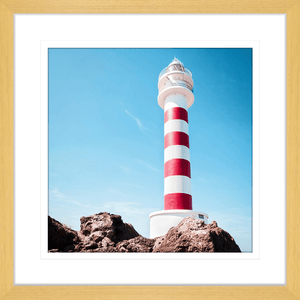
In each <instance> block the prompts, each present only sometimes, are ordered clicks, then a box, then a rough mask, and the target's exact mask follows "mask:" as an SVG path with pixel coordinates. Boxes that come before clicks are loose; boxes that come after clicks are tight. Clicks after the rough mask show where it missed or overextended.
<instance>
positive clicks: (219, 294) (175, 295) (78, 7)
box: [0, 0, 300, 300]
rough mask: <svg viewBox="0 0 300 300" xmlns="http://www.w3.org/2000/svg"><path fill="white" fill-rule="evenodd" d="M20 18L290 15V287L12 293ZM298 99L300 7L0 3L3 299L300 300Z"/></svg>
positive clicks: (289, 1) (157, 0)
mask: <svg viewBox="0 0 300 300" xmlns="http://www.w3.org/2000/svg"><path fill="white" fill-rule="evenodd" d="M15 13H16V14H17V13H20V14H21V13H23V14H24V13H55V14H56V13H202V14H203V13H230V14H231V13H234V14H236V13H241V14H243V13H247V14H249V13H251V14H252V13H255V14H258V13H259V14H260V13H265V14H270V13H272V14H274V13H279V14H286V17H287V72H286V74H287V127H286V128H287V134H286V136H287V141H286V142H287V216H286V217H287V284H286V286H177V287H175V286H172V287H171V286H170V287H168V286H155V287H154V286H14V283H13V274H14V261H13V246H14V244H13V241H14V237H13V236H14V230H13V229H14V227H13V197H14V160H13V149H14V148H13V147H14V135H13V134H14V127H13V123H14V119H13V118H14V114H13V105H14V102H13V97H14V93H13V92H14V90H13V76H14V74H13V73H14V72H13V71H14V64H13V50H14V37H13V34H14V24H13V16H14V14H15ZM299 93H300V0H238V1H237V0H177V1H170V0H123V1H118V0H111V1H108V0H102V1H101V0H77V1H72V0H27V1H26V0H0V299H3V300H4V299H7V300H8V299H64V300H66V299H72V300H75V299H86V300H89V299H130V300H133V299H139V300H140V299H224V300H226V299H230V300H233V299H264V300H265V299H280V300H282V299H300V239H299V238H300V234H299V233H300V217H299V213H300V210H299V208H300V201H299V199H300V184H298V182H299V181H300V150H299V147H300V132H299V131H300V97H299ZM274 243H275V241H274ZM274 246H275V245H274Z"/></svg>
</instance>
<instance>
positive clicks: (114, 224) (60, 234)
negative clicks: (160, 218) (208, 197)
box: [48, 212, 241, 253]
mask: <svg viewBox="0 0 300 300" xmlns="http://www.w3.org/2000/svg"><path fill="white" fill-rule="evenodd" d="M48 221H49V237H48V248H49V252H144V253H145V252H148V253H149V252H241V250H240V248H239V246H238V245H237V244H236V243H235V241H234V239H233V237H232V236H231V235H230V234H229V233H228V232H226V231H225V230H223V229H222V228H220V227H218V224H217V222H215V221H213V222H212V223H210V224H205V223H204V221H202V220H196V219H193V218H185V219H183V220H182V221H181V222H180V223H179V224H178V225H177V226H175V227H172V228H170V230H169V231H168V233H167V234H166V235H164V236H161V237H157V238H155V239H148V238H145V237H143V236H141V235H139V234H138V232H137V231H136V230H135V229H134V228H133V226H132V225H131V224H127V223H123V221H122V218H121V216H119V215H114V214H110V213H107V212H103V213H98V214H95V215H91V216H88V217H81V219H80V222H81V225H80V231H78V232H76V231H75V230H72V229H70V228H68V227H67V226H66V225H63V224H61V223H59V222H58V221H56V220H54V219H52V218H51V217H49V218H48Z"/></svg>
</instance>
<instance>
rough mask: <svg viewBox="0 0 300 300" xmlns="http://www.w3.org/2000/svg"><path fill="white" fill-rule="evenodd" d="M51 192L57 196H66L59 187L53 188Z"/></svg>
mask: <svg viewBox="0 0 300 300" xmlns="http://www.w3.org/2000/svg"><path fill="white" fill-rule="evenodd" d="M51 193H52V194H54V196H55V197H57V198H64V195H63V194H62V193H61V192H60V191H59V190H58V188H53V190H52V191H51Z"/></svg>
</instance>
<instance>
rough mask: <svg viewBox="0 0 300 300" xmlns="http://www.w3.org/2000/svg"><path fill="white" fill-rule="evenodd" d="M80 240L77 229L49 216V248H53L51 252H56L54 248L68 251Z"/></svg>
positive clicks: (59, 250) (58, 250)
mask: <svg viewBox="0 0 300 300" xmlns="http://www.w3.org/2000/svg"><path fill="white" fill-rule="evenodd" d="M79 241H80V240H79V237H78V234H77V231H75V230H73V229H71V228H69V227H68V226H66V225H64V224H62V223H60V222H58V221H56V220H55V219H53V218H51V217H50V216H48V250H51V249H52V250H53V251H51V252H54V249H57V251H56V252H68V251H69V250H70V249H71V248H72V247H73V246H74V245H76V244H78V243H79ZM65 249H67V250H65ZM73 249H75V246H74V248H73Z"/></svg>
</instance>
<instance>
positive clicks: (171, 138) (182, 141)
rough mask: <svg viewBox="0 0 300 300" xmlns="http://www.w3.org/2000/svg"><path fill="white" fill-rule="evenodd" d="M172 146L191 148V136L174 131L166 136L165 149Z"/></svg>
mask: <svg viewBox="0 0 300 300" xmlns="http://www.w3.org/2000/svg"><path fill="white" fill-rule="evenodd" d="M172 145H182V146H186V147H188V148H189V147H190V144H189V136H188V134H186V133H185V132H181V131H172V132H169V133H168V134H166V135H165V149H166V148H167V147H169V146H172Z"/></svg>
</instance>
